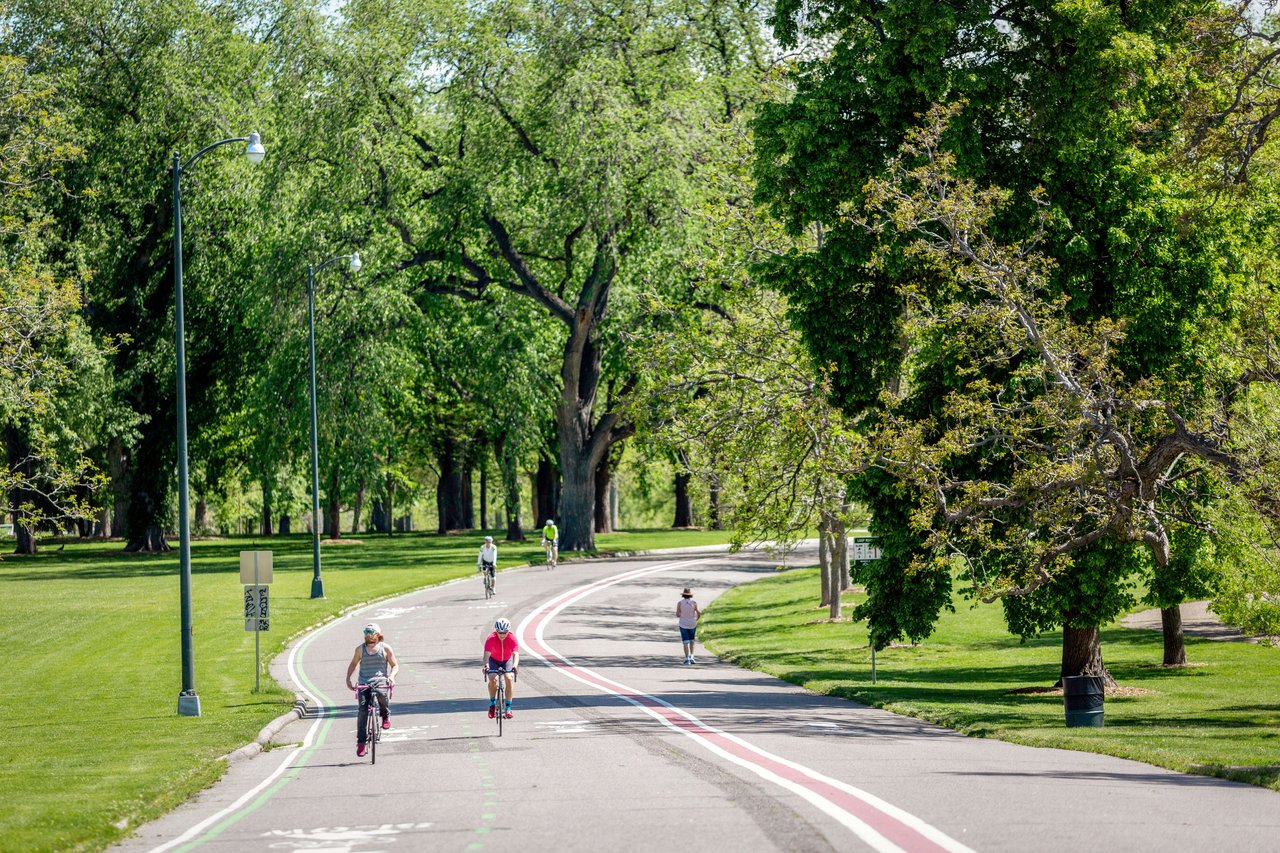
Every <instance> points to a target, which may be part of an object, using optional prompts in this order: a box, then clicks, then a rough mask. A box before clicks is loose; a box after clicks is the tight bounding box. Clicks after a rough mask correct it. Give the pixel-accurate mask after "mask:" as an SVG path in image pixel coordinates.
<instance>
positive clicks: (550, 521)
mask: <svg viewBox="0 0 1280 853" xmlns="http://www.w3.org/2000/svg"><path fill="white" fill-rule="evenodd" d="M547 524H555V522H554V521H552V520H551V519H549V518H548V519H547ZM544 526H546V525H544Z"/></svg>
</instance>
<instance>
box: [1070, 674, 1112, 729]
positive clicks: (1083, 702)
mask: <svg viewBox="0 0 1280 853" xmlns="http://www.w3.org/2000/svg"><path fill="white" fill-rule="evenodd" d="M1104 697H1105V693H1104V691H1103V685H1102V676H1100V675H1070V676H1066V677H1065V678H1063V679H1062V707H1063V709H1064V710H1065V711H1066V715H1067V727H1068V728H1074V727H1077V726H1092V727H1094V728H1102V702H1103V699H1104Z"/></svg>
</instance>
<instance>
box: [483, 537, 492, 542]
mask: <svg viewBox="0 0 1280 853" xmlns="http://www.w3.org/2000/svg"><path fill="white" fill-rule="evenodd" d="M484 541H485V542H486V543H492V542H493V537H492V536H486V537H484Z"/></svg>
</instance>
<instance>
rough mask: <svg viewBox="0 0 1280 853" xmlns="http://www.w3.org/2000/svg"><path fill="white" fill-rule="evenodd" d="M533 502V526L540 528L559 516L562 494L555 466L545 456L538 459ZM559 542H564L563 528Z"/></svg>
mask: <svg viewBox="0 0 1280 853" xmlns="http://www.w3.org/2000/svg"><path fill="white" fill-rule="evenodd" d="M534 489H535V500H534V504H533V508H534V516H533V526H534V527H542V525H543V524H544V523H545V522H546V521H547V520H548V519H550V520H555V519H556V518H559V517H560V516H561V514H562V513H561V512H559V511H558V510H559V509H560V501H561V500H562V496H563V493H562V492H561V490H560V478H559V477H558V476H557V475H556V466H555V465H554V464H552V462H551V459H550V458H549V457H547V456H545V455H544V456H540V457H539V458H538V471H537V474H536V475H535V479H534ZM560 541H561V542H563V541H564V528H563V526H562V527H561V529H560Z"/></svg>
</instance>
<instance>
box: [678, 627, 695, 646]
mask: <svg viewBox="0 0 1280 853" xmlns="http://www.w3.org/2000/svg"><path fill="white" fill-rule="evenodd" d="M697 630H698V629H697V628H681V629H680V642H682V643H692V642H693V635H694V634H695V633H696V632H697Z"/></svg>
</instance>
